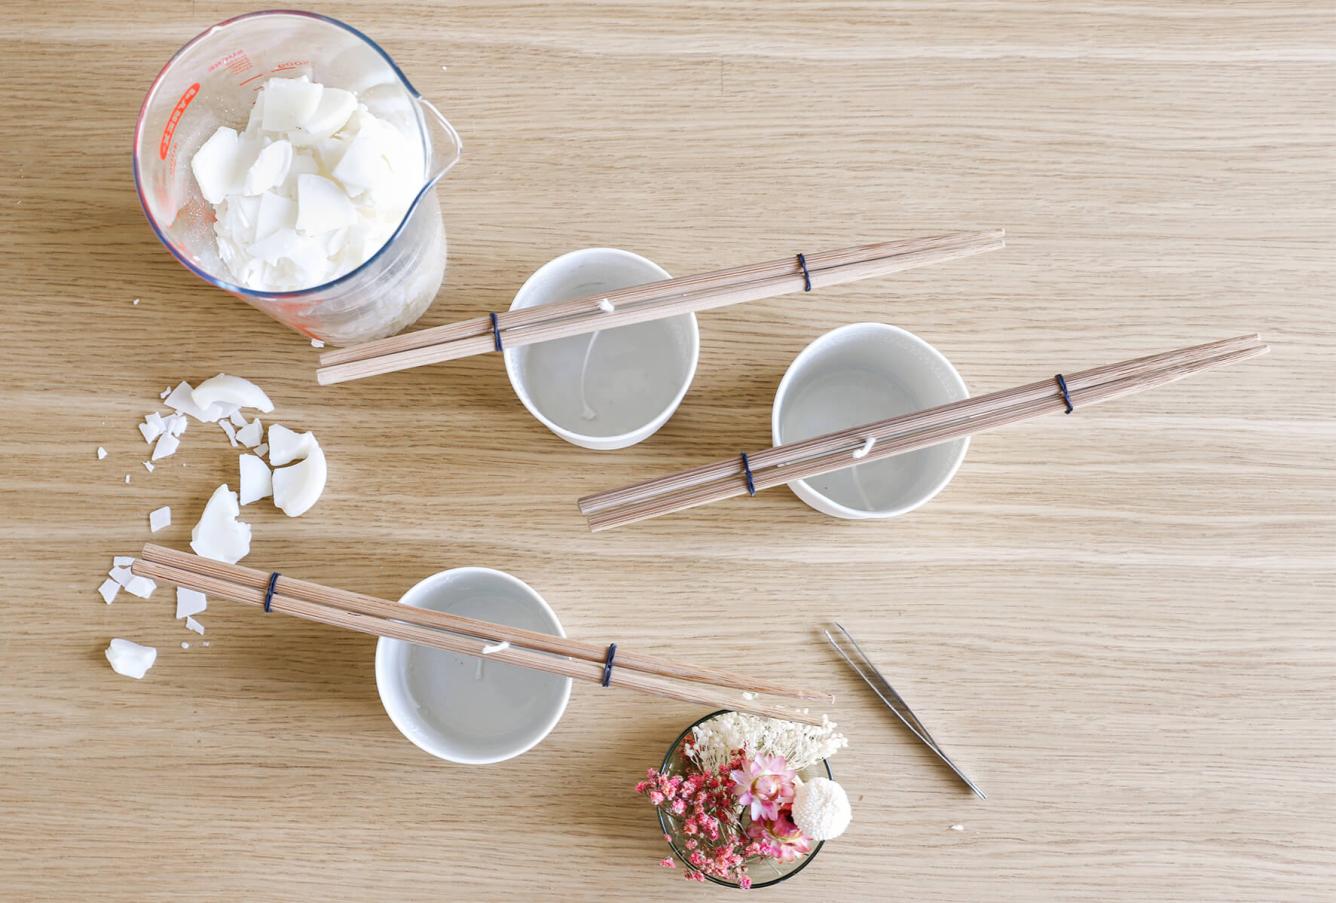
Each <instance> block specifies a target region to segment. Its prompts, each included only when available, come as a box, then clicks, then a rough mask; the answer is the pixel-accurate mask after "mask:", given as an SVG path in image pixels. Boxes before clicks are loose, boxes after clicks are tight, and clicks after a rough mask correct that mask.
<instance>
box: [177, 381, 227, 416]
mask: <svg viewBox="0 0 1336 903" xmlns="http://www.w3.org/2000/svg"><path fill="white" fill-rule="evenodd" d="M201 385H202V384H201ZM166 405H167V407H169V408H171V409H172V410H173V411H176V412H177V413H179V414H189V415H190V416H191V417H194V418H195V419H196V420H198V421H199V422H200V423H216V422H218V420H219V419H220V418H222V417H226V416H228V415H229V414H231V413H232V410H233V407H234V406H233V405H230V404H226V405H225V404H222V403H216V404H211V405H208V406H207V407H205V406H202V405H200V404H199V402H197V401H196V400H195V391H194V390H193V389H192V388H190V383H188V382H186V381H184V380H182V381H181V382H180V383H178V384H177V386H176V388H175V389H173V390H172V391H171V394H170V395H168V396H167V400H166Z"/></svg>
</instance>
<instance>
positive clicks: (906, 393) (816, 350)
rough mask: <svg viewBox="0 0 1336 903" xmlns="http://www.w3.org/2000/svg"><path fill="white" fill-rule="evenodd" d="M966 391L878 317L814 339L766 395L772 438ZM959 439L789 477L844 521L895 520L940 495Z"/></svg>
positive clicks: (806, 433) (881, 416)
mask: <svg viewBox="0 0 1336 903" xmlns="http://www.w3.org/2000/svg"><path fill="white" fill-rule="evenodd" d="M967 397H969V390H968V389H967V388H966V387H965V381H964V380H962V379H961V378H960V374H959V373H957V372H956V369H955V368H954V367H952V366H951V362H950V361H948V360H947V359H946V358H945V357H943V356H942V354H941V352H939V351H938V350H937V349H935V348H933V347H932V346H931V345H929V344H928V343H927V342H925V341H923V340H922V339H920V338H919V337H918V336H916V335H914V334H913V333H910V332H906V331H905V330H903V329H900V328H899V327H897V326H887V325H886V324H884V323H853V324H851V325H848V326H841V327H840V328H838V329H833V330H831V331H830V332H828V333H826V334H825V335H823V336H821V337H820V338H819V339H817V340H816V341H814V342H812V344H810V345H808V346H807V347H806V348H804V349H803V351H802V353H801V354H799V355H798V356H797V357H796V358H794V360H793V363H792V364H790V365H789V369H788V371H787V372H786V373H785V374H784V378H783V379H782V380H780V383H779V389H778V391H777V392H776V393H775V405H774V408H773V410H772V412H771V432H772V433H773V435H774V441H775V444H776V445H782V444H784V443H788V442H801V441H803V440H804V439H811V438H813V437H815V436H822V435H825V434H826V433H833V432H837V431H839V430H843V429H847V428H848V427H851V426H857V425H859V424H862V423H873V422H875V421H878V420H885V419H887V418H889V417H895V416H898V415H900V414H907V413H909V412H911V411H918V410H922V409H923V408H931V407H935V406H936V405H939V404H946V403H948V402H952V401H959V400H961V399H963V398H967ZM968 447H969V439H968V438H966V439H957V440H955V441H953V442H948V443H945V444H943V445H935V446H932V447H931V448H924V449H919V450H918V451H913V452H909V453H908V454H904V455H896V456H895V457H891V458H886V459H883V460H881V461H869V462H867V463H862V464H860V463H856V461H854V459H853V458H852V456H851V459H850V461H851V464H853V465H854V466H852V467H847V468H845V469H843V470H837V471H833V472H831V473H827V474H822V475H821V476H817V477H811V478H809V479H806V480H796V481H794V482H792V483H790V484H789V488H790V489H792V490H793V492H794V494H796V495H797V496H798V498H800V499H802V500H803V501H804V502H806V503H807V504H808V505H810V506H811V507H813V508H815V509H816V510H817V511H820V512H822V513H823V514H829V515H831V516H832V517H843V518H847V519H849V520H863V519H867V518H884V517H897V516H899V515H901V514H907V513H908V512H910V511H913V510H914V509H915V508H917V507H918V506H919V505H922V504H923V503H924V502H926V501H928V500H929V499H931V498H932V497H933V496H935V495H936V494H937V493H939V492H941V491H942V490H943V489H944V488H945V487H946V484H947V483H949V482H951V478H952V477H953V476H955V474H956V471H957V470H959V469H960V464H961V462H962V461H964V460H965V450H966V449H967V448H968Z"/></svg>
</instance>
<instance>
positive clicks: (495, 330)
mask: <svg viewBox="0 0 1336 903" xmlns="http://www.w3.org/2000/svg"><path fill="white" fill-rule="evenodd" d="M487 316H489V317H491V318H492V347H494V348H495V349H496V350H497V351H500V350H501V327H500V326H499V325H497V322H496V314H495V313H490V314H488V315H487Z"/></svg>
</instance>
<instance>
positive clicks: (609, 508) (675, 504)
mask: <svg viewBox="0 0 1336 903" xmlns="http://www.w3.org/2000/svg"><path fill="white" fill-rule="evenodd" d="M1267 350H1268V349H1267V346H1265V345H1262V344H1260V343H1259V342H1258V339H1257V336H1256V335H1250V336H1239V337H1237V338H1233V339H1225V340H1222V341H1218V342H1210V343H1207V344H1204V345H1197V346H1192V347H1189V348H1182V349H1178V350H1176V351H1171V352H1166V353H1164V354H1159V355H1150V356H1148V357H1144V358H1136V359H1133V360H1130V361H1122V362H1120V363H1117V364H1110V365H1106V366H1104V367H1098V368H1094V369H1092V370H1086V371H1082V372H1080V373H1075V374H1073V375H1072V376H1071V377H1068V378H1067V385H1068V391H1069V396H1070V398H1071V400H1072V402H1073V404H1074V405H1076V406H1077V407H1081V406H1088V405H1091V404H1098V403H1100V402H1103V401H1110V400H1113V399H1115V398H1121V397H1123V396H1125V395H1131V394H1134V393H1136V392H1142V391H1145V390H1147V389H1151V388H1155V387H1157V386H1161V385H1165V384H1167V383H1170V382H1174V381H1176V380H1179V379H1183V378H1185V377H1187V376H1191V375H1193V374H1196V373H1200V372H1204V371H1206V370H1211V369H1215V368H1217V367H1223V366H1227V365H1229V364H1233V363H1238V362H1239V361H1242V360H1246V359H1248V358H1251V357H1255V356H1257V355H1260V354H1264V353H1265V352H1266V351H1267ZM1065 409H1066V405H1065V402H1064V401H1063V399H1062V394H1061V392H1060V391H1059V390H1058V389H1057V386H1056V383H1055V382H1054V381H1053V380H1043V381H1040V382H1036V383H1031V384H1029V385H1026V386H1019V387H1016V388H1013V389H1006V390H1003V391H1001V392H994V393H991V394H989V395H985V396H978V397H976V398H970V399H964V400H962V401H959V402H952V403H951V404H947V405H940V406H938V407H936V408H929V409H927V410H924V411H918V412H914V413H912V414H907V415H902V416H900V417H895V418H891V419H889V420H885V421H880V422H878V423H872V424H864V425H861V426H858V427H854V428H851V429H848V430H842V431H840V432H838V433H831V434H828V435H826V436H818V437H816V438H814V439H811V440H806V441H804V442H800V443H792V444H790V445H783V446H776V447H774V448H771V449H768V450H766V451H762V452H757V453H756V454H755V455H749V459H750V464H751V470H752V485H753V487H754V488H755V490H756V491H758V492H759V491H761V490H763V489H768V488H771V487H774V486H778V485H781V484H786V483H791V482H793V481H795V480H800V479H805V478H807V477H811V476H817V475H819V474H822V473H829V472H831V471H833V470H841V469H843V468H845V467H849V466H852V465H854V464H855V463H865V462H870V461H877V460H881V459H883V458H888V457H891V456H893V455H899V454H904V453H906V452H909V451H915V450H917V449H920V448H926V447H928V446H931V445H937V444H940V443H943V442H949V441H953V440H955V439H959V438H961V437H963V436H967V435H972V434H974V433H978V432H984V431H986V430H990V429H996V428H998V427H1000V426H1006V425H1008V424H1011V423H1016V422H1019V421H1021V420H1027V419H1031V418H1033V417H1039V416H1043V415H1044V414H1048V413H1054V412H1056V411H1063V410H1065ZM868 437H873V438H875V439H876V443H875V444H874V446H873V448H872V450H871V451H870V452H869V453H868V454H867V455H866V456H865V457H863V458H861V459H858V460H857V461H855V460H854V459H853V458H852V452H853V451H854V450H855V449H858V448H861V447H862V445H863V443H864V441H865V440H866V439H867V438H868ZM745 492H747V483H746V478H745V476H744V475H743V474H742V473H741V470H740V464H739V461H738V459H737V458H729V459H724V460H722V461H717V462H714V463H712V464H708V465H705V466H704V467H699V468H695V469H693V470H690V471H685V472H683V473H680V474H673V475H670V476H668V477H661V478H658V479H655V480H649V481H646V482H644V483H640V484H636V485H634V486H629V487H625V488H623V489H618V490H613V491H611V492H608V493H600V494H597V495H593V496H588V497H586V498H584V499H582V500H581V501H580V508H581V511H582V512H583V513H584V514H585V516H586V518H587V520H588V523H589V527H590V529H591V530H593V531H595V532H598V531H601V530H608V529H612V528H614V527H618V526H624V525H626V524H631V523H636V522H638V521H641V520H647V519H649V518H652V517H658V516H661V515H663V514H668V513H672V512H675V511H682V510H686V509H688V508H693V507H697V506H699V505H704V504H708V503H710V502H714V501H720V500H722V499H725V498H730V497H733V496H737V495H742V494H744V493H745Z"/></svg>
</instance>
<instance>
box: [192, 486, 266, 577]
mask: <svg viewBox="0 0 1336 903" xmlns="http://www.w3.org/2000/svg"><path fill="white" fill-rule="evenodd" d="M240 513H241V507H240V506H239V505H238V504H237V494H236V493H235V492H233V491H232V490H231V489H229V488H228V487H227V484H226V483H224V484H222V485H221V486H219V487H218V488H217V489H215V490H214V492H213V495H212V496H210V498H209V503H208V504H207V505H205V506H204V513H203V514H201V515H200V519H199V523H197V524H195V529H193V530H192V531H190V547H191V548H192V549H194V550H195V554H197V555H203V556H204V557H205V558H212V559H213V560H215V561H222V562H226V563H227V564H236V563H237V562H238V561H240V560H241V559H243V558H245V557H246V556H247V555H248V554H250V541H251V528H250V524H247V523H244V522H242V521H239V520H237V516H238V515H239V514H240Z"/></svg>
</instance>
